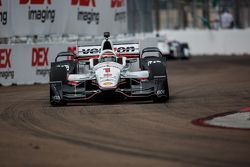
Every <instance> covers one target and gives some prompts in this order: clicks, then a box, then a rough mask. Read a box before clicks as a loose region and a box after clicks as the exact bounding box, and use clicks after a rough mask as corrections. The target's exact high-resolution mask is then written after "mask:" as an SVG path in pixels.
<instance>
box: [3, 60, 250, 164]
mask: <svg viewBox="0 0 250 167" xmlns="http://www.w3.org/2000/svg"><path fill="white" fill-rule="evenodd" d="M168 74H169V87H170V101H169V102H168V103H164V104H153V103H152V102H151V101H138V102H134V101H129V102H119V103H114V104H112V103H109V104H104V103H90V104H89V103H84V104H70V105H68V106H66V107H51V106H50V104H49V102H48V98H49V97H48V85H34V86H12V87H0V106H1V108H0V166H1V167H9V166H14V167H15V166H25V167H29V166H35V167H52V166H53V167H54V166H58V167H64V166H65V167H68V166H79V167H83V166H108V167H122V166H124V167H128V166H136V167H139V166H143V167H146V166H155V167H159V166H171V167H176V166H185V167H187V166H192V167H193V166H199V167H221V166H224V167H241V166H245V167H249V166H250V130H237V129H220V128H211V127H202V126H196V125H194V124H192V123H191V122H192V121H193V120H195V119H197V118H202V117H207V116H210V115H213V114H218V113H223V112H230V111H238V110H240V109H241V108H244V107H250V56H231V57H226V56H225V57H224V56H221V57H216V56H208V57H202V56H201V57H193V58H192V59H191V60H188V61H185V60H184V61H181V60H177V61H170V62H169V63H168Z"/></svg>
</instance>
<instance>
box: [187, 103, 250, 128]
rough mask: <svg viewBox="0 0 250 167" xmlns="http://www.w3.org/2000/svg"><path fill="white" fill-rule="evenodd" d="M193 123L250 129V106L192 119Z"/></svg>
mask: <svg viewBox="0 0 250 167" xmlns="http://www.w3.org/2000/svg"><path fill="white" fill-rule="evenodd" d="M192 123H193V124H195V125H199V126H205V127H217V128H226V129H241V130H250V107H245V108H242V109H241V110H240V111H236V112H226V113H221V114H216V115H212V116H209V117H206V118H199V119H196V120H194V121H192Z"/></svg>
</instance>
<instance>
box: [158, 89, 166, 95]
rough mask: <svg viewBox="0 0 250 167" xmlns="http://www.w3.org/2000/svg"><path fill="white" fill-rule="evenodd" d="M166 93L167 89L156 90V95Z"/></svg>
mask: <svg viewBox="0 0 250 167" xmlns="http://www.w3.org/2000/svg"><path fill="white" fill-rule="evenodd" d="M164 94H165V90H157V91H156V95H157V96H159V95H164Z"/></svg>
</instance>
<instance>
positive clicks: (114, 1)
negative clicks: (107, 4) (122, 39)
mask: <svg viewBox="0 0 250 167" xmlns="http://www.w3.org/2000/svg"><path fill="white" fill-rule="evenodd" d="M124 6H125V0H111V8H114V9H118V8H122V7H124ZM114 20H115V21H119V22H124V21H126V11H117V10H115V14H114Z"/></svg>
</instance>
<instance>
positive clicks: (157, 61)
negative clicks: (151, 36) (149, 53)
mask: <svg viewBox="0 0 250 167" xmlns="http://www.w3.org/2000/svg"><path fill="white" fill-rule="evenodd" d="M155 63H161V61H160V60H153V61H148V66H149V65H150V64H155Z"/></svg>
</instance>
